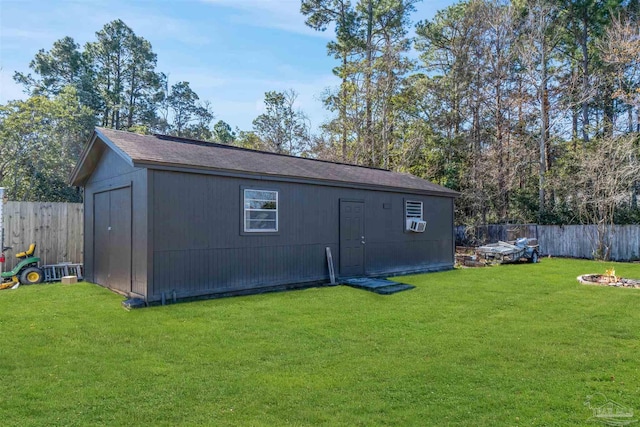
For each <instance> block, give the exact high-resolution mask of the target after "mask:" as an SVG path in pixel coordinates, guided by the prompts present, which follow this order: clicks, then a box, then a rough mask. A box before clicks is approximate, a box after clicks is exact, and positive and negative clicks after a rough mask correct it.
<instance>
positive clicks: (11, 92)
mask: <svg viewBox="0 0 640 427" xmlns="http://www.w3.org/2000/svg"><path fill="white" fill-rule="evenodd" d="M26 97H27V96H26V95H25V93H24V92H23V91H22V86H20V85H18V84H16V82H14V81H13V72H12V71H10V72H8V71H6V70H4V69H0V104H6V103H7V101H12V100H14V99H25V98H26Z"/></svg>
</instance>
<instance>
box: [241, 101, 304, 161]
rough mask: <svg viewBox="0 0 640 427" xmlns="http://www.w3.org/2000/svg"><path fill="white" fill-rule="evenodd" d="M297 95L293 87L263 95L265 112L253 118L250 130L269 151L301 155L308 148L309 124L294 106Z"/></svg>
mask: <svg viewBox="0 0 640 427" xmlns="http://www.w3.org/2000/svg"><path fill="white" fill-rule="evenodd" d="M297 97H298V94H297V93H296V92H295V91H294V90H292V89H289V90H285V91H283V92H274V91H271V92H267V93H265V94H264V105H265V112H264V113H263V114H260V115H259V116H258V117H257V118H256V119H255V120H254V121H253V129H254V131H255V133H256V135H257V136H258V137H259V138H260V139H261V140H262V141H263V142H264V143H265V144H266V146H267V149H268V150H269V151H273V152H276V153H285V154H301V153H303V151H304V150H305V149H306V148H307V145H308V143H309V124H308V119H307V117H306V115H305V114H304V113H303V112H302V111H301V110H300V109H296V107H295V102H296V99H297Z"/></svg>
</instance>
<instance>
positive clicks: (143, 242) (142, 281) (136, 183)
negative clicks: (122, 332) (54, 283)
mask: <svg viewBox="0 0 640 427" xmlns="http://www.w3.org/2000/svg"><path fill="white" fill-rule="evenodd" d="M125 185H130V186H131V199H132V219H131V237H132V239H131V240H132V243H131V245H132V246H131V258H132V260H131V289H132V292H134V293H135V294H138V295H142V296H146V295H147V215H146V213H147V170H146V169H139V168H134V167H132V166H130V165H128V164H127V163H126V162H125V161H124V160H122V159H121V158H120V157H119V156H118V155H117V154H115V153H114V152H112V151H111V150H106V151H105V152H104V153H103V155H102V158H101V159H100V161H99V162H98V165H97V166H96V170H95V171H94V173H93V174H92V175H91V177H90V179H89V181H88V182H87V184H86V185H85V197H84V200H85V202H84V206H85V215H84V220H85V227H84V230H85V233H84V234H85V239H84V250H85V262H84V264H85V276H86V277H87V280H95V278H94V271H93V262H94V253H93V252H94V227H93V218H94V210H93V209H94V207H93V199H94V198H93V195H94V194H95V193H96V192H101V191H108V190H110V189H114V188H118V187H121V186H125ZM95 250H96V251H99V250H104V248H95Z"/></svg>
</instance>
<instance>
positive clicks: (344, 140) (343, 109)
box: [340, 52, 347, 162]
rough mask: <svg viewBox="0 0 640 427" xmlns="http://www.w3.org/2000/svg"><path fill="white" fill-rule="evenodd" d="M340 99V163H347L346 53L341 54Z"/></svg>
mask: <svg viewBox="0 0 640 427" xmlns="http://www.w3.org/2000/svg"><path fill="white" fill-rule="evenodd" d="M340 91H341V98H342V99H340V119H341V125H342V161H343V162H346V161H347V53H346V52H343V53H342V88H341V90H340Z"/></svg>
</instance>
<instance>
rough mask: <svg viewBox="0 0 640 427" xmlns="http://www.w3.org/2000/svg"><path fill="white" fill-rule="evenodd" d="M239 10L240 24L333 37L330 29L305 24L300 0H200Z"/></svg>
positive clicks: (235, 19) (238, 18)
mask: <svg viewBox="0 0 640 427" xmlns="http://www.w3.org/2000/svg"><path fill="white" fill-rule="evenodd" d="M200 1H202V2H203V3H208V4H211V5H214V6H222V7H226V8H229V9H233V10H236V11H238V12H239V14H238V15H235V16H234V17H233V19H234V21H235V22H236V23H238V24H243V25H251V26H254V27H262V28H273V29H278V30H283V31H287V32H291V33H296V34H303V35H307V36H317V37H323V38H331V37H332V34H331V32H330V31H324V32H322V31H315V30H313V29H312V28H309V27H308V26H307V25H305V23H304V21H305V17H304V16H303V15H302V14H301V13H300V0H200Z"/></svg>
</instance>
